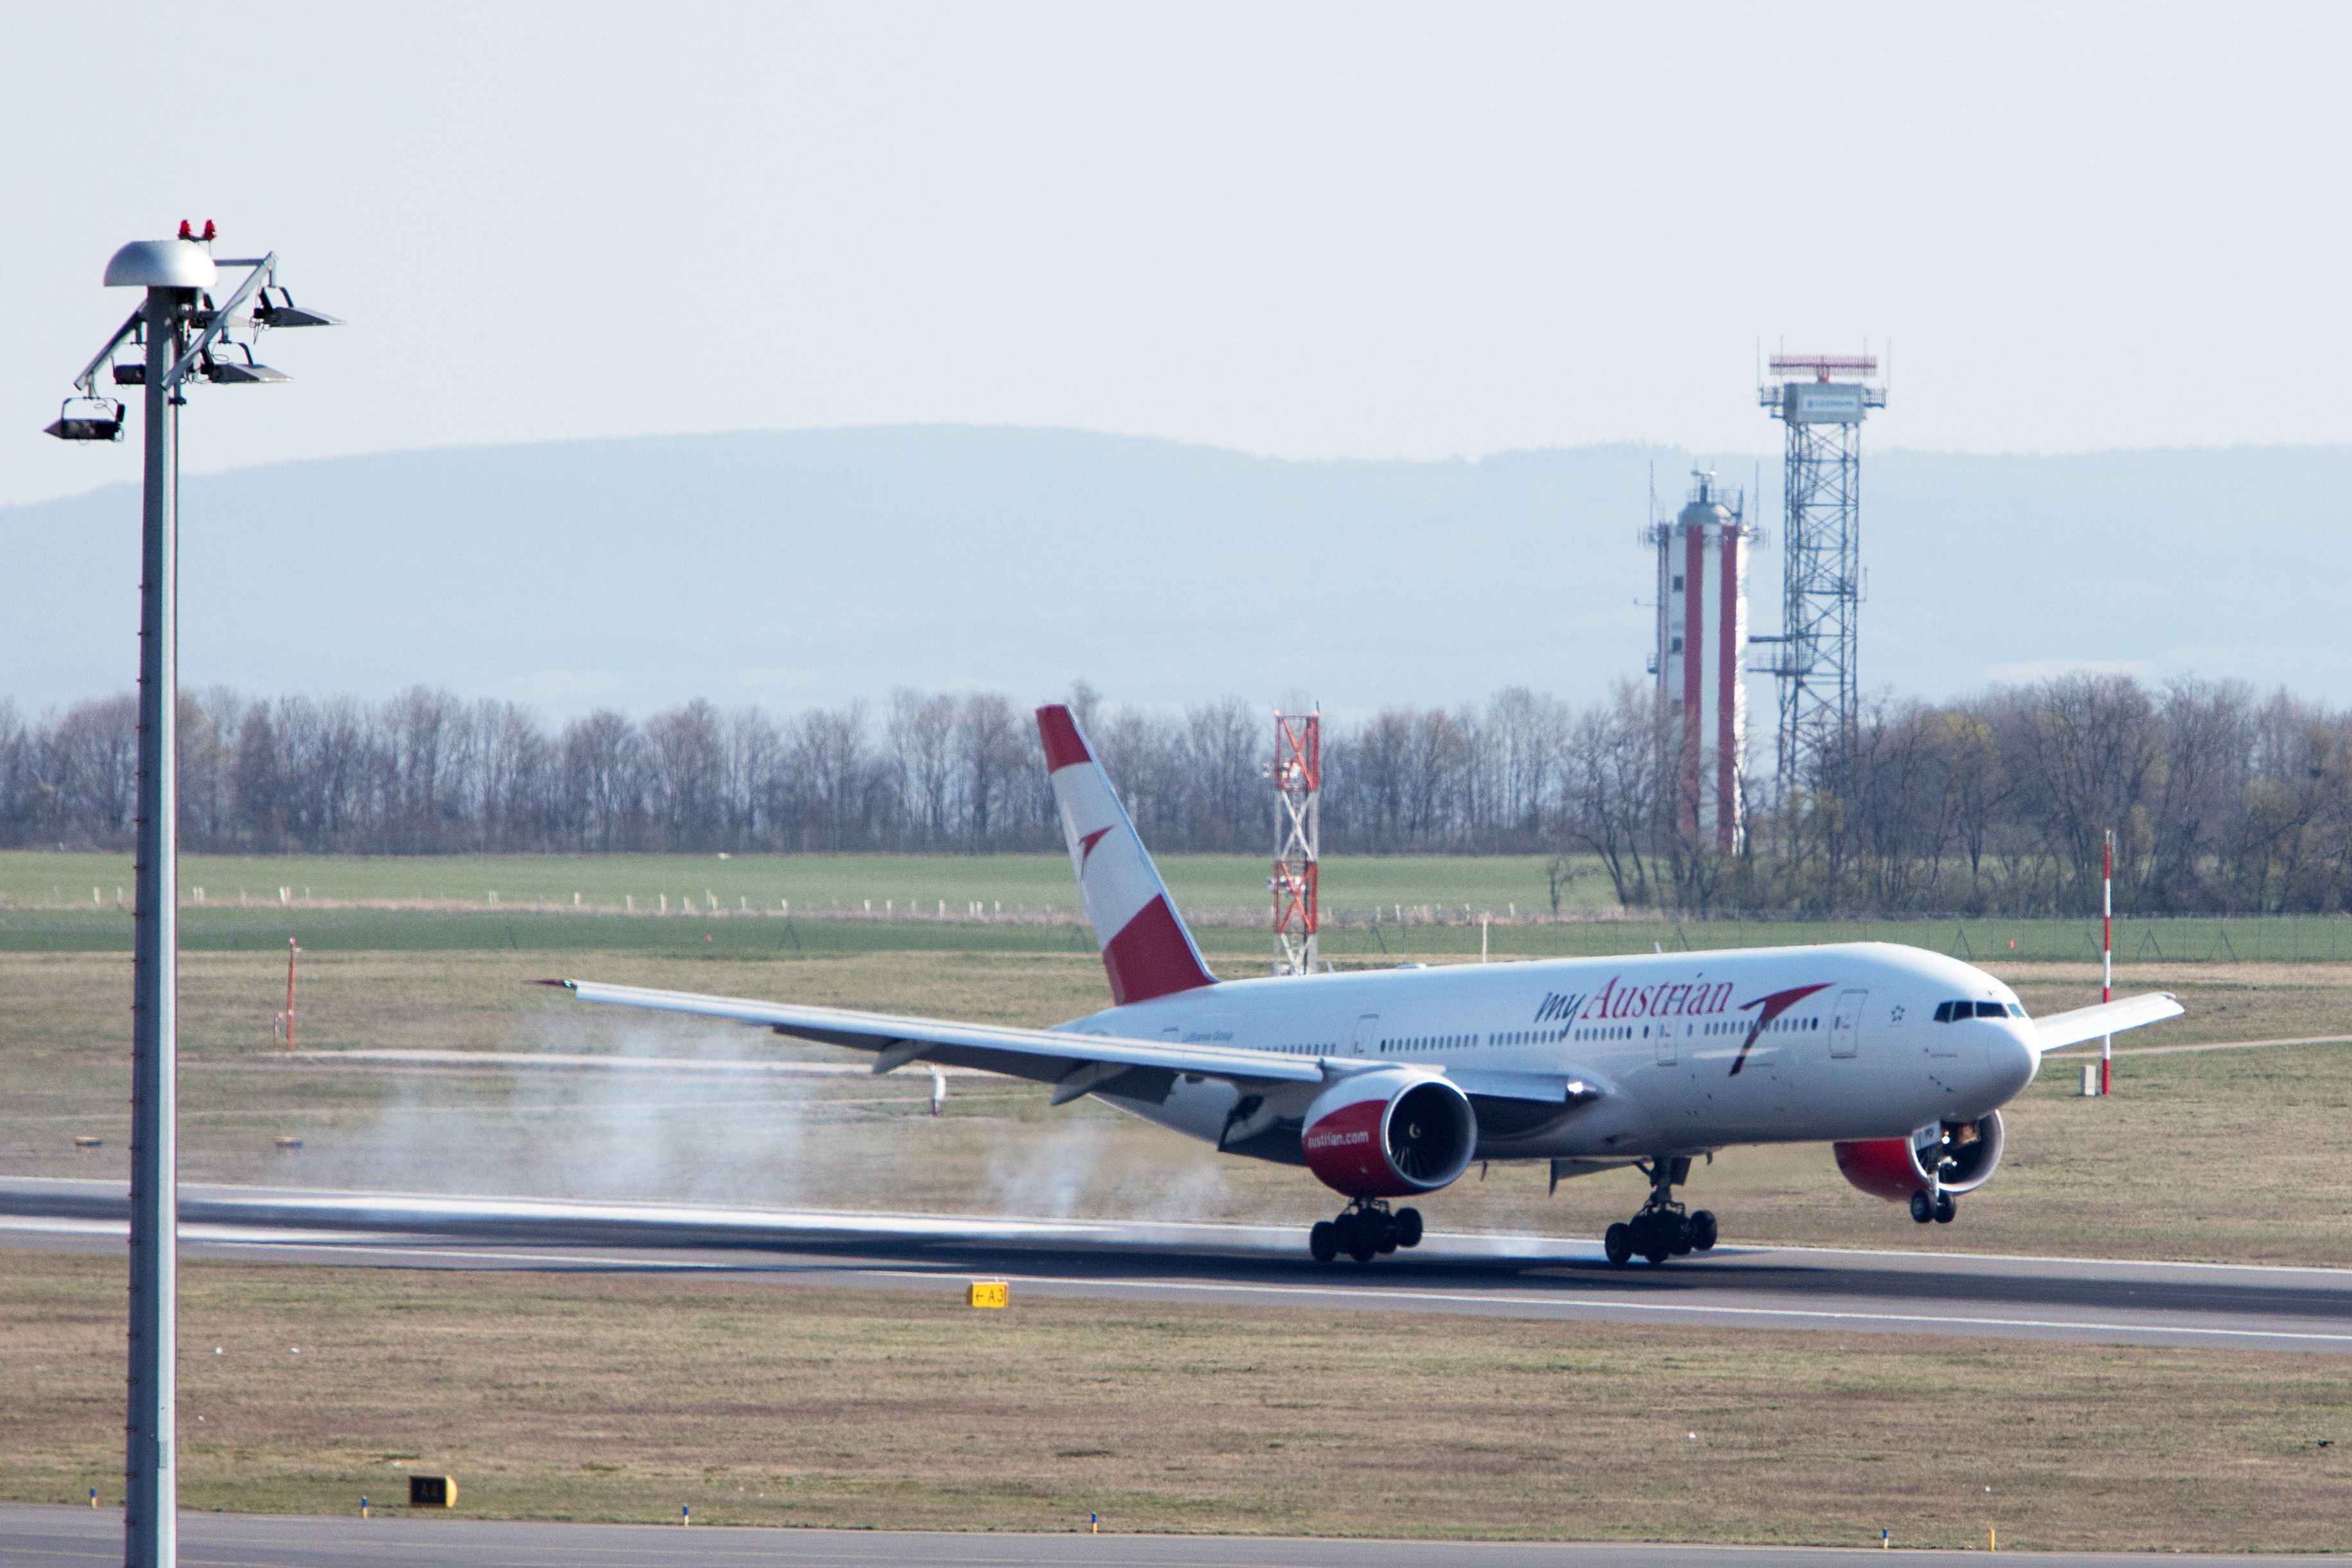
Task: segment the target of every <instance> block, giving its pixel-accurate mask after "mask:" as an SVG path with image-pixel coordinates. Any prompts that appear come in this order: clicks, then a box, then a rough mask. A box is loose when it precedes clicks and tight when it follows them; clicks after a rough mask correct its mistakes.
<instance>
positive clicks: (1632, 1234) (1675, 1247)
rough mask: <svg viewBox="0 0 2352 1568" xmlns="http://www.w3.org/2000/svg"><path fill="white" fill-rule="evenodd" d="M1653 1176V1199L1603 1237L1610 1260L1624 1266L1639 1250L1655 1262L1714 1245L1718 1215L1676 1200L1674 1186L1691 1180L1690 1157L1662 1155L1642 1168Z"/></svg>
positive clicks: (1651, 1190) (1647, 1174) (1619, 1266)
mask: <svg viewBox="0 0 2352 1568" xmlns="http://www.w3.org/2000/svg"><path fill="white" fill-rule="evenodd" d="M1639 1168H1640V1170H1641V1172H1642V1174H1643V1176H1648V1177H1649V1178H1650V1201H1649V1202H1647V1203H1645V1204H1643V1206H1642V1212H1641V1213H1639V1214H1637V1215H1635V1216H1634V1217H1633V1218H1631V1219H1628V1220H1623V1221H1621V1222H1620V1223H1618V1224H1615V1225H1612V1226H1611V1227H1610V1228H1608V1230H1607V1231H1606V1232H1604V1233H1603V1234H1602V1236H1601V1250H1602V1251H1604V1252H1606V1253H1607V1254H1608V1256H1609V1261H1610V1262H1611V1263H1612V1265H1614V1266H1615V1267H1617V1268H1620V1269H1622V1268H1623V1267H1624V1266H1625V1265H1626V1264H1628V1263H1630V1262H1632V1261H1633V1257H1634V1255H1635V1254H1636V1253H1639V1254H1640V1255H1641V1256H1643V1257H1644V1258H1647V1259H1648V1260H1650V1261H1651V1262H1652V1263H1654V1264H1656V1263H1663V1262H1664V1261H1665V1260H1667V1259H1669V1258H1680V1257H1683V1256H1685V1255H1686V1254H1689V1253H1692V1252H1705V1251H1706V1250H1707V1249H1710V1248H1712V1247H1713V1246H1714V1245H1715V1216H1714V1215H1713V1214H1711V1213H1709V1212H1708V1211H1707V1210H1706V1209H1704V1208H1695V1209H1692V1210H1691V1211H1690V1212H1688V1213H1685V1212H1684V1211H1683V1206H1682V1205H1681V1204H1679V1203H1676V1202H1675V1184H1676V1183H1678V1182H1685V1181H1688V1180H1689V1179H1690V1160H1689V1158H1688V1157H1687V1156H1685V1157H1682V1158H1676V1159H1667V1158H1665V1157H1664V1156H1661V1157H1659V1158H1657V1159H1654V1160H1652V1161H1651V1162H1650V1163H1649V1164H1648V1165H1646V1166H1641V1167H1639Z"/></svg>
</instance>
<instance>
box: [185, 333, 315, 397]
mask: <svg viewBox="0 0 2352 1568" xmlns="http://www.w3.org/2000/svg"><path fill="white" fill-rule="evenodd" d="M221 350H236V351H237V352H240V353H242V354H244V356H245V358H243V359H242V360H239V359H235V358H231V357H228V356H227V355H226V354H224V353H223V352H222V351H221ZM199 363H200V368H201V371H202V374H203V376H204V378H205V380H206V381H208V382H212V383H213V384H214V385H215V386H222V387H239V386H263V385H267V384H268V383H270V382H290V381H292V380H293V379H294V378H293V377H292V376H289V375H288V374H287V373H286V372H285V371H276V370H272V369H270V368H269V367H268V365H264V364H259V363H257V362H256V361H255V360H254V358H253V347H252V345H251V344H248V343H235V342H229V341H227V340H223V341H221V342H219V343H217V344H215V345H214V347H213V348H212V349H210V350H206V351H205V355H204V357H203V359H202V360H201V361H199Z"/></svg>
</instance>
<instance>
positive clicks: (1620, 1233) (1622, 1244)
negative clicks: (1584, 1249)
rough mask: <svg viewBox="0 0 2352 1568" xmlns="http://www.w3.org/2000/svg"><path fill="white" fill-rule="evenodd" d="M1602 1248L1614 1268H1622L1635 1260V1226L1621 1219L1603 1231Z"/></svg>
mask: <svg viewBox="0 0 2352 1568" xmlns="http://www.w3.org/2000/svg"><path fill="white" fill-rule="evenodd" d="M1601 1253H1602V1255H1603V1256H1605V1257H1606V1258H1607V1259H1608V1260H1609V1265H1610V1267H1611V1268H1612V1269H1622V1268H1623V1267H1624V1266H1625V1265H1626V1264H1628V1263H1631V1262H1632V1261H1633V1227H1632V1226H1630V1225H1627V1224H1626V1223H1625V1222H1624V1221H1623V1220H1622V1219H1621V1220H1619V1221H1618V1222H1617V1223H1616V1224H1614V1225H1612V1226H1611V1227H1610V1228H1608V1229H1606V1230H1604V1231H1602V1232H1601Z"/></svg>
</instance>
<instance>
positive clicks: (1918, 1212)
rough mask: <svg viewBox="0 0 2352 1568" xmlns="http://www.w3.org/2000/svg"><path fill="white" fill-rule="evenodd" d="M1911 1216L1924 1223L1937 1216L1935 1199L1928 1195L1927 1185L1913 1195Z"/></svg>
mask: <svg viewBox="0 0 2352 1568" xmlns="http://www.w3.org/2000/svg"><path fill="white" fill-rule="evenodd" d="M1911 1218H1913V1219H1916V1220H1917V1221H1918V1222H1919V1223H1920V1224H1922V1225H1925V1224H1927V1221H1929V1220H1931V1219H1933V1218H1936V1205H1935V1201H1934V1200H1933V1199H1931V1198H1930V1197H1928V1196H1927V1189H1926V1188H1925V1187H1922V1188H1921V1189H1920V1190H1919V1191H1917V1192H1915V1193H1913V1194H1912V1195H1911Z"/></svg>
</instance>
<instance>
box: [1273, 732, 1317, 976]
mask: <svg viewBox="0 0 2352 1568" xmlns="http://www.w3.org/2000/svg"><path fill="white" fill-rule="evenodd" d="M1271 773H1272V777H1273V779H1274V790H1275V796H1276V799H1277V800H1280V801H1281V808H1280V810H1277V811H1276V813H1275V853H1274V875H1273V876H1272V877H1271V878H1270V879H1269V880H1268V882H1267V883H1266V885H1267V886H1268V887H1269V888H1271V889H1272V890H1273V892H1274V972H1275V973H1276V974H1277V975H1311V974H1313V973H1314V972H1315V956H1316V946H1317V943H1316V936H1315V933H1316V930H1317V928H1318V926H1319V925H1320V924H1321V916H1320V915H1318V912H1317V910H1316V906H1315V894H1316V883H1317V882H1318V879H1319V877H1320V875H1321V871H1322V865H1321V860H1322V837H1323V832H1322V824H1321V816H1322V811H1321V800H1322V794H1323V716H1322V714H1321V713H1320V712H1319V711H1318V712H1316V713H1308V714H1296V713H1292V714H1284V713H1277V714H1276V715H1275V716H1274V767H1273V768H1272V769H1271Z"/></svg>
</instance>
